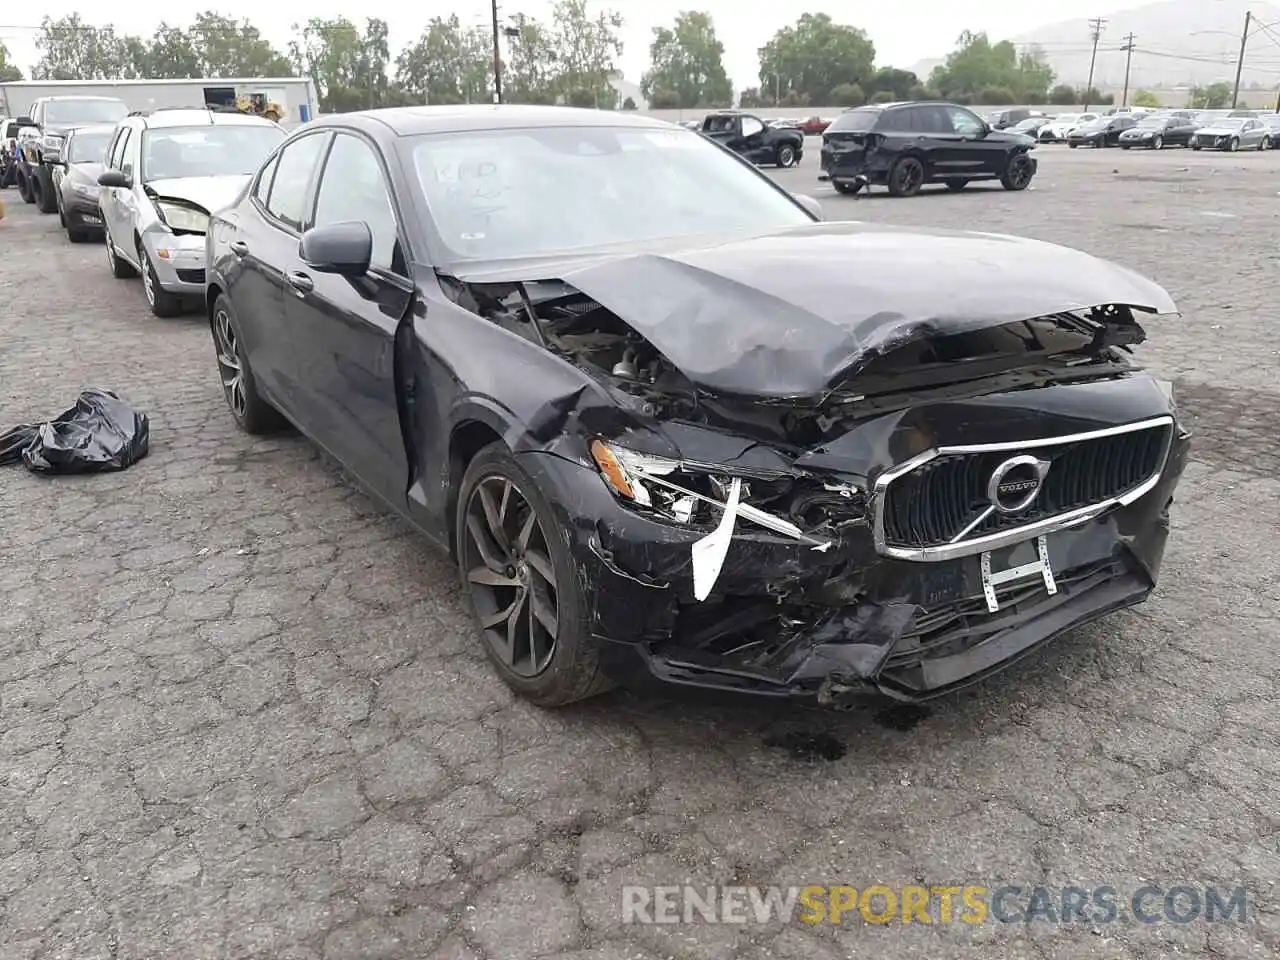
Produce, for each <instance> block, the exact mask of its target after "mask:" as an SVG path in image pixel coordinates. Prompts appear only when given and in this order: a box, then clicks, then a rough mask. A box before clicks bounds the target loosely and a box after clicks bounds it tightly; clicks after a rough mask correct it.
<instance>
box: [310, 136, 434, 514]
mask: <svg viewBox="0 0 1280 960" xmlns="http://www.w3.org/2000/svg"><path fill="white" fill-rule="evenodd" d="M389 183H390V178H389V177H388V175H387V172H386V168H385V166H384V163H383V159H382V156H381V153H380V152H379V150H378V148H377V146H376V145H375V144H374V143H373V142H372V141H370V140H368V139H365V138H364V137H363V136H361V135H359V134H357V133H355V132H354V131H344V132H340V133H337V134H336V135H335V136H334V139H333V145H332V147H330V149H329V153H328V156H327V158H326V159H325V162H324V167H323V172H322V173H321V175H320V185H319V189H318V190H317V192H316V202H315V213H314V215H313V218H312V225H313V226H316V227H322V226H328V225H330V224H335V223H346V222H352V221H357V222H363V223H365V224H367V225H368V226H369V230H370V232H371V233H372V235H373V257H372V260H371V262H370V269H369V272H368V274H367V275H366V276H365V277H362V278H360V279H359V280H352V279H348V278H345V277H339V276H334V275H332V274H327V273H320V272H318V271H315V270H312V269H311V268H309V267H307V266H306V265H305V264H303V263H301V262H299V263H298V264H297V265H296V266H294V267H293V268H292V269H291V270H290V271H289V273H288V275H287V276H286V278H285V282H286V283H287V284H289V285H290V287H289V291H288V293H292V296H289V295H288V293H287V294H286V297H285V299H286V301H287V303H288V306H287V307H286V310H287V316H288V318H289V320H288V325H289V328H290V331H291V334H292V336H291V341H292V346H293V349H294V351H295V356H296V358H297V363H298V380H299V389H300V391H301V392H302V396H303V404H302V406H301V407H300V410H301V412H300V414H299V415H300V416H301V417H303V418H304V420H303V423H304V428H305V429H306V430H307V432H308V433H310V434H311V435H312V436H313V437H315V438H316V439H317V440H318V441H319V442H320V443H321V444H323V445H324V446H325V447H326V448H327V449H328V450H329V452H330V453H332V454H333V455H334V456H336V457H337V458H338V459H339V460H341V461H342V462H343V463H344V464H345V465H346V466H347V468H348V469H350V470H351V471H352V472H353V473H355V474H357V475H358V476H359V477H360V478H361V479H362V480H364V482H365V483H366V484H368V485H369V486H370V487H372V488H373V489H374V490H375V492H377V493H379V494H380V495H382V497H384V498H385V499H386V500H387V501H388V502H390V503H392V504H395V505H397V506H404V504H405V498H406V495H407V484H408V476H409V468H408V459H407V457H406V455H405V449H404V438H403V435H402V434H401V432H400V415H399V410H398V407H397V404H396V389H395V378H394V370H395V365H394V362H393V360H394V348H395V334H396V328H397V327H398V326H399V324H400V319H401V317H403V316H404V314H405V311H406V310H407V309H408V307H409V302H410V299H411V296H412V291H413V289H414V287H413V283H412V282H411V281H410V279H409V270H408V266H407V264H408V262H409V258H408V257H407V255H406V254H407V252H408V251H407V249H406V245H405V243H404V241H403V239H402V238H403V232H402V231H401V230H400V227H399V218H398V216H397V214H396V208H395V204H394V202H393V200H392V196H391V190H390V187H389Z"/></svg>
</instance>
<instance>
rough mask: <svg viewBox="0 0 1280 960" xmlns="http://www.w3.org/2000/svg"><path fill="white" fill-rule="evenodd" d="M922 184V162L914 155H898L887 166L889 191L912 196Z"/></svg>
mask: <svg viewBox="0 0 1280 960" xmlns="http://www.w3.org/2000/svg"><path fill="white" fill-rule="evenodd" d="M922 186H924V164H923V163H921V162H920V161H919V160H918V159H917V158H915V157H899V158H898V159H897V160H896V161H894V164H893V166H892V167H890V168H889V193H890V194H891V195H893V196H895V197H913V196H915V195H916V194H917V193H919V192H920V188H921V187H922Z"/></svg>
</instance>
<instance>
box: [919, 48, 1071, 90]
mask: <svg viewBox="0 0 1280 960" xmlns="http://www.w3.org/2000/svg"><path fill="white" fill-rule="evenodd" d="M1052 83H1053V68H1051V67H1050V66H1049V65H1048V64H1047V63H1046V62H1045V60H1044V56H1043V55H1042V54H1041V53H1040V51H1038V50H1036V49H1035V48H1034V47H1033V48H1031V49H1028V50H1026V51H1024V52H1023V54H1022V55H1021V56H1019V55H1018V51H1017V48H1016V47H1014V45H1013V44H1012V43H1010V42H1009V41H1008V40H1002V41H1001V42H999V43H996V44H993V43H992V42H991V41H990V40H989V39H988V38H987V35H986V34H985V33H971V32H970V31H968V30H966V31H965V32H964V33H962V34H960V37H959V39H958V40H957V41H956V49H955V50H953V51H952V52H951V53H950V54H949V55H948V56H947V59H946V62H945V63H943V64H941V65H940V66H937V67H934V69H933V73H932V75H931V76H930V78H929V84H930V86H933V87H936V88H937V89H938V91H939V92H940V93H941V94H942V95H943V96H944V97H951V98H955V97H956V96H958V95H968V96H969V97H971V98H976V97H977V96H978V94H979V93H980V92H981V91H982V90H984V89H990V88H999V89H1004V90H1008V91H1009V92H1011V93H1012V94H1013V98H1012V99H1013V100H1014V101H1018V102H1025V103H1041V102H1043V101H1044V100H1045V99H1047V97H1048V91H1049V87H1050V85H1052Z"/></svg>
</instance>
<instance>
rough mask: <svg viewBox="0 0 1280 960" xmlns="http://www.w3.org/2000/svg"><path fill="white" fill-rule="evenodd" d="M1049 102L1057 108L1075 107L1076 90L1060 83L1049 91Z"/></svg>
mask: <svg viewBox="0 0 1280 960" xmlns="http://www.w3.org/2000/svg"><path fill="white" fill-rule="evenodd" d="M1049 102H1050V103H1052V104H1053V105H1054V106H1055V107H1073V106H1075V104H1076V88H1075V87H1073V86H1071V85H1070V84H1067V83H1060V84H1058V85H1057V86H1056V87H1054V88H1053V89H1052V90H1050V91H1049Z"/></svg>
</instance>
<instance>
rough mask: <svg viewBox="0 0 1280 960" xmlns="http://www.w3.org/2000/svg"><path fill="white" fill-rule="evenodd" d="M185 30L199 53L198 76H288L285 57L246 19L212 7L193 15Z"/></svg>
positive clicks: (287, 63) (289, 75)
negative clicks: (234, 18) (227, 15)
mask: <svg viewBox="0 0 1280 960" xmlns="http://www.w3.org/2000/svg"><path fill="white" fill-rule="evenodd" d="M187 33H188V35H189V37H190V40H191V45H192V46H193V47H194V48H195V49H196V50H197V51H198V52H199V54H200V68H199V72H198V73H197V74H196V75H197V76H201V77H291V76H293V75H294V72H293V67H292V65H291V64H290V63H289V59H288V57H286V56H285V55H284V54H283V53H281V52H280V51H279V50H277V49H276V48H275V47H273V46H272V45H271V43H270V42H269V41H267V40H266V39H264V38H263V36H262V34H261V33H260V32H259V31H258V28H257V27H255V26H254V25H253V24H251V23H250V22H249V21H248V20H240V21H236V20H233V19H232V18H231V17H225V16H223V15H222V14H220V13H214V12H213V11H212V10H206V11H204V12H203V13H198V14H196V18H195V20H194V22H193V23H192V24H191V26H190V27H188V28H187Z"/></svg>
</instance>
